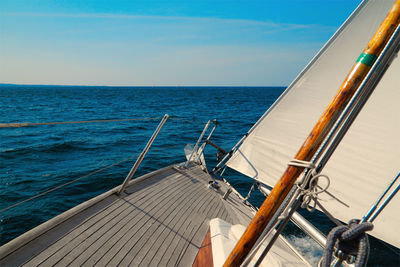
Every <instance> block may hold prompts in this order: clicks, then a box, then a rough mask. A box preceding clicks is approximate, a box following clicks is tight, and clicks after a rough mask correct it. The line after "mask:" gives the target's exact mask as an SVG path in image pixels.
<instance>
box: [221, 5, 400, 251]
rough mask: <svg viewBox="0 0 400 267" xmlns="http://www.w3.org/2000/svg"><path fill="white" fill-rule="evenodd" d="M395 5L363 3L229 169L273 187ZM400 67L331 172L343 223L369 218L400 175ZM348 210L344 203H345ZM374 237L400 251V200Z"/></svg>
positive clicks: (334, 206)
mask: <svg viewBox="0 0 400 267" xmlns="http://www.w3.org/2000/svg"><path fill="white" fill-rule="evenodd" d="M394 1H395V0H386V1H382V0H375V1H373V0H370V1H364V2H363V3H362V4H361V5H360V6H359V7H358V9H357V10H356V11H355V12H354V13H353V14H352V15H351V16H350V18H349V19H348V20H347V21H346V22H345V23H344V25H343V26H342V27H341V28H340V29H339V30H338V32H336V34H335V35H334V36H333V37H332V38H331V40H329V41H328V43H327V44H326V45H325V47H324V48H323V49H322V50H321V51H320V52H319V53H318V54H317V56H316V57H315V58H314V59H313V60H312V61H311V63H310V64H309V65H308V66H307V67H306V68H305V70H304V71H303V72H302V73H301V74H300V75H299V76H298V77H297V78H296V80H295V81H294V82H293V83H292V84H291V85H290V86H289V87H288V89H287V90H286V91H285V93H284V94H283V95H282V96H281V97H280V99H279V100H278V101H277V102H276V103H275V104H274V105H273V106H272V107H271V108H270V109H269V110H268V111H267V112H266V113H265V114H264V115H263V117H262V118H261V119H260V120H259V121H258V122H257V124H256V125H255V127H253V129H252V130H251V131H250V133H249V136H248V137H247V138H246V139H245V141H244V142H243V144H242V145H241V146H240V147H239V149H238V151H236V152H235V153H234V155H233V156H232V158H231V159H230V160H229V161H228V163H227V165H228V166H229V167H231V168H233V169H235V170H237V171H239V172H241V173H243V174H245V175H247V176H250V177H254V178H256V179H258V180H260V181H262V182H264V183H266V184H269V185H274V184H275V183H276V181H277V180H278V179H279V178H280V177H281V175H282V173H283V171H284V170H285V169H286V167H287V163H288V162H289V161H290V160H291V159H292V158H293V157H294V155H295V154H296V152H297V150H298V149H299V148H300V146H301V145H302V143H303V142H304V140H305V138H306V137H307V135H308V134H309V132H310V131H311V129H312V128H313V126H314V125H315V123H316V121H317V120H318V118H319V117H320V115H321V114H322V112H323V110H324V109H325V107H326V106H327V105H328V104H329V102H330V101H331V99H332V98H333V96H334V95H335V94H336V92H337V90H338V89H339V87H340V85H341V83H342V82H343V80H344V79H345V77H346V75H347V73H348V71H349V70H350V69H351V67H352V66H353V64H354V63H355V60H356V59H357V57H358V56H359V54H360V53H361V52H362V50H363V49H364V48H365V46H366V44H367V43H368V41H369V40H370V39H371V38H372V36H373V34H374V33H375V32H376V30H377V29H378V27H379V25H380V24H381V22H382V21H383V19H384V18H385V16H386V15H387V13H388V11H389V10H390V7H391V6H392V5H393V3H394ZM399 85H400V60H399V59H398V58H396V59H395V60H394V62H393V63H392V65H391V66H390V67H389V69H388V71H387V72H386V74H385V76H384V77H383V78H382V80H381V81H380V83H379V85H378V86H377V88H376V89H375V92H374V93H373V95H372V96H371V97H370V99H369V100H368V102H367V104H366V105H365V107H364V109H363V110H362V111H361V113H360V114H359V116H358V117H357V119H356V121H355V122H354V124H353V125H352V127H351V128H350V130H349V132H348V133H347V135H346V136H345V137H344V139H343V141H342V142H341V144H340V145H339V147H338V148H337V150H336V152H335V153H334V154H333V156H332V158H331V160H330V161H329V163H328V164H327V166H326V167H325V168H324V170H323V173H324V174H327V175H328V176H329V177H330V178H331V179H330V180H331V185H330V187H329V189H328V191H329V192H330V193H332V194H333V195H334V196H335V197H337V198H338V199H339V200H340V201H337V200H334V199H333V198H332V197H330V196H329V195H327V194H324V195H323V196H322V197H321V198H322V199H325V200H326V201H322V204H323V205H324V206H325V207H326V208H327V209H328V210H329V211H331V212H332V213H333V214H334V215H335V216H336V217H337V218H338V219H340V220H342V221H345V222H347V221H348V220H350V219H352V218H362V217H363V216H364V215H365V214H366V213H367V211H368V210H369V209H370V207H371V206H372V204H373V203H374V202H375V201H376V200H377V198H378V196H379V195H380V194H381V193H382V192H383V191H384V189H385V188H386V187H387V185H388V184H389V182H390V181H391V180H392V179H393V178H394V177H395V176H396V175H397V173H398V172H399V171H400V117H399V115H398V114H399V110H400V109H399V107H400V105H399V99H400V88H399ZM343 203H345V204H343ZM374 225H375V229H374V231H373V232H372V235H374V236H376V237H378V238H380V239H383V240H385V241H386V242H388V243H390V244H392V245H395V246H397V247H400V233H399V232H398V231H396V230H395V229H396V228H397V226H399V225H400V198H399V197H397V198H395V199H393V200H392V201H391V203H390V204H389V205H388V206H387V207H386V208H385V210H384V211H383V212H382V214H381V215H380V216H378V218H377V219H376V220H375V222H374Z"/></svg>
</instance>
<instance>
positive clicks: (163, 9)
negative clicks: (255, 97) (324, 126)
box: [0, 0, 360, 86]
mask: <svg viewBox="0 0 400 267" xmlns="http://www.w3.org/2000/svg"><path fill="white" fill-rule="evenodd" d="M359 2H360V1H359V0H354V1H353V0H324V1H321V0H303V1H301V0H291V1H279V0H272V1H267V0H248V1H243V0H237V1H232V0H230V1H227V0H218V1H217V0H215V1H210V0H202V1H200V0H191V1H183V0H169V1H160V0H158V1H148V0H142V1H127V0H115V1H106V0H87V1H75V0H69V1H67V0H64V1H50V0H47V1H44V0H38V1H29V0H0V6H1V8H0V62H1V63H0V83H16V84H60V85H127V86H141V85H149V86H153V85H154V86H163V85H165V86H175V85H178V86H185V85H187V86H190V85H194V86H196V85H198V86H201V85H204V86H207V85H219V86H223V85H225V86H242V85H243V86H246V85H247V86H275V85H276V86H277V85H282V86H286V85H288V84H289V83H290V82H291V80H292V79H293V78H294V77H295V76H296V75H297V74H298V72H299V71H301V69H302V68H303V67H304V66H305V65H306V64H307V62H308V61H309V60H310V59H311V58H312V56H313V55H314V54H315V53H316V52H317V51H318V50H319V49H320V48H321V47H322V46H323V44H324V43H325V42H326V41H327V40H328V39H329V38H330V36H331V35H332V34H333V33H334V32H335V31H336V30H337V28H338V27H339V26H340V25H341V24H342V23H343V22H344V20H345V19H346V18H347V17H348V16H349V15H350V14H351V12H352V11H353V10H354V9H355V8H356V7H357V5H358V4H359Z"/></svg>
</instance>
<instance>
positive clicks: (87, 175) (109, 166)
mask: <svg viewBox="0 0 400 267" xmlns="http://www.w3.org/2000/svg"><path fill="white" fill-rule="evenodd" d="M178 146H181V147H183V146H184V145H182V144H177V145H171V146H167V147H163V148H158V149H157V148H155V149H152V151H161V150H166V149H170V148H173V147H178ZM138 155H140V153H137V154H134V155H132V156H130V157H128V158H125V159H123V160H121V161H118V162H116V163H113V164H110V165H107V166H105V167H103V168H100V169H97V170H95V171H93V172H90V173H88V174H86V175H84V176H81V177H78V178H76V179H73V180H71V181H68V182H66V183H64V184H61V185H58V186H56V187H53V188H51V189H49V190H46V191H43V192H41V193H39V194H36V195H34V196H32V197H29V198H27V199H24V200H22V201H20V202H17V203H15V204H12V205H10V206H8V207H6V208H3V209H1V210H0V213H2V212H4V211H6V210H8V209H11V208H14V207H16V206H19V205H21V204H23V203H25V202H28V201H31V200H34V199H36V198H38V197H41V196H44V195H47V194H48V193H51V192H53V191H55V190H58V189H60V188H63V187H65V186H67V185H70V184H72V183H75V182H77V181H79V180H82V179H84V178H87V177H89V176H92V175H94V174H96V173H99V172H102V171H105V170H107V169H109V168H111V167H114V166H117V165H120V164H121V163H124V162H126V161H128V160H130V159H132V158H134V157H137V156H138Z"/></svg>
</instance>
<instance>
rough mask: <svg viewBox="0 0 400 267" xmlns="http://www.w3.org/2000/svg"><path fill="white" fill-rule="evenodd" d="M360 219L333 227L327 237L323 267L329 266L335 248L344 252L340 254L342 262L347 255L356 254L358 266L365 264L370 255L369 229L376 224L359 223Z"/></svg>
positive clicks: (322, 260) (356, 264)
mask: <svg viewBox="0 0 400 267" xmlns="http://www.w3.org/2000/svg"><path fill="white" fill-rule="evenodd" d="M359 222H360V221H359V220H354V219H353V220H351V221H350V222H349V224H348V225H342V226H337V227H335V228H333V229H332V230H331V231H330V232H329V235H328V237H327V239H326V246H325V249H324V255H323V256H322V259H321V264H320V266H321V267H329V266H330V264H331V261H332V256H333V254H334V251H335V248H336V249H337V251H340V252H342V253H343V254H341V255H338V256H339V260H340V262H339V263H341V262H342V261H343V260H345V258H344V257H345V256H349V255H350V256H355V257H356V260H355V262H354V264H355V266H356V267H359V266H365V265H366V264H367V261H368V256H369V242H368V236H367V234H366V232H367V231H371V230H372V229H373V228H374V226H373V224H372V223H371V222H363V223H359Z"/></svg>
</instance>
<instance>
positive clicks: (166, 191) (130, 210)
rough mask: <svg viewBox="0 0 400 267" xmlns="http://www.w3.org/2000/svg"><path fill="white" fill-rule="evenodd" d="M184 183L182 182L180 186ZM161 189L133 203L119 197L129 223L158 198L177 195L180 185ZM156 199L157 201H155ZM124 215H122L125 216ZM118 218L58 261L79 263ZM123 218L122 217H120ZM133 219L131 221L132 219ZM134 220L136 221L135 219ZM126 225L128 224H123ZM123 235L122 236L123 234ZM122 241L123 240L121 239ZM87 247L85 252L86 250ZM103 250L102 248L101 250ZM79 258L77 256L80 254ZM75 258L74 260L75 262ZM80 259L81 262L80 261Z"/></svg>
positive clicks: (138, 218)
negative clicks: (129, 219)
mask: <svg viewBox="0 0 400 267" xmlns="http://www.w3.org/2000/svg"><path fill="white" fill-rule="evenodd" d="M183 185H184V183H182V186H183ZM159 189H161V190H160V191H158V192H154V193H155V195H153V196H151V195H150V194H147V197H145V198H144V199H143V200H142V202H138V203H134V202H131V201H129V200H126V199H121V200H120V202H123V203H124V205H123V206H124V207H127V208H126V210H125V211H126V214H124V215H126V216H128V217H129V218H131V221H130V223H132V224H134V223H135V222H136V221H139V220H140V219H141V218H143V217H146V215H147V214H148V213H149V212H151V210H152V209H153V208H154V207H157V206H158V205H159V204H160V203H159V200H162V199H168V198H169V197H170V196H171V195H173V194H176V195H178V194H179V192H180V187H176V186H175V187H174V186H170V187H168V188H159ZM157 200H158V201H157ZM126 216H124V217H126ZM118 219H120V218H118V217H116V218H114V221H111V222H109V223H107V224H106V226H107V227H104V228H102V229H101V231H97V234H96V233H95V234H94V235H92V236H90V237H89V238H86V239H85V240H84V241H83V242H81V243H80V244H79V245H78V246H74V247H73V248H72V250H71V251H70V252H69V253H68V254H67V255H65V256H64V257H63V258H62V260H61V261H60V262H59V264H60V265H65V264H69V263H73V264H74V265H80V264H81V263H83V262H84V261H85V260H86V259H87V258H88V257H90V255H92V254H93V253H95V252H96V250H97V249H96V247H95V246H91V245H92V243H94V242H95V241H97V239H99V238H100V237H101V236H102V235H103V234H105V233H106V232H107V231H110V230H112V229H113V228H114V227H115V225H116V224H117V223H114V222H115V220H118ZM122 219H123V218H122ZM132 220H133V221H132ZM135 220H136V221H135ZM125 225H128V224H125ZM123 237H124V236H123ZM121 241H123V240H121ZM102 245H103V243H102V242H97V248H99V247H100V246H102ZM88 248H90V249H89V251H88V252H87V253H83V252H86V250H87V249H88ZM103 251H104V250H103ZM81 255H82V257H80V258H79V259H78V257H79V256H81ZM75 260H76V262H75ZM81 261H82V262H81Z"/></svg>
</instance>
